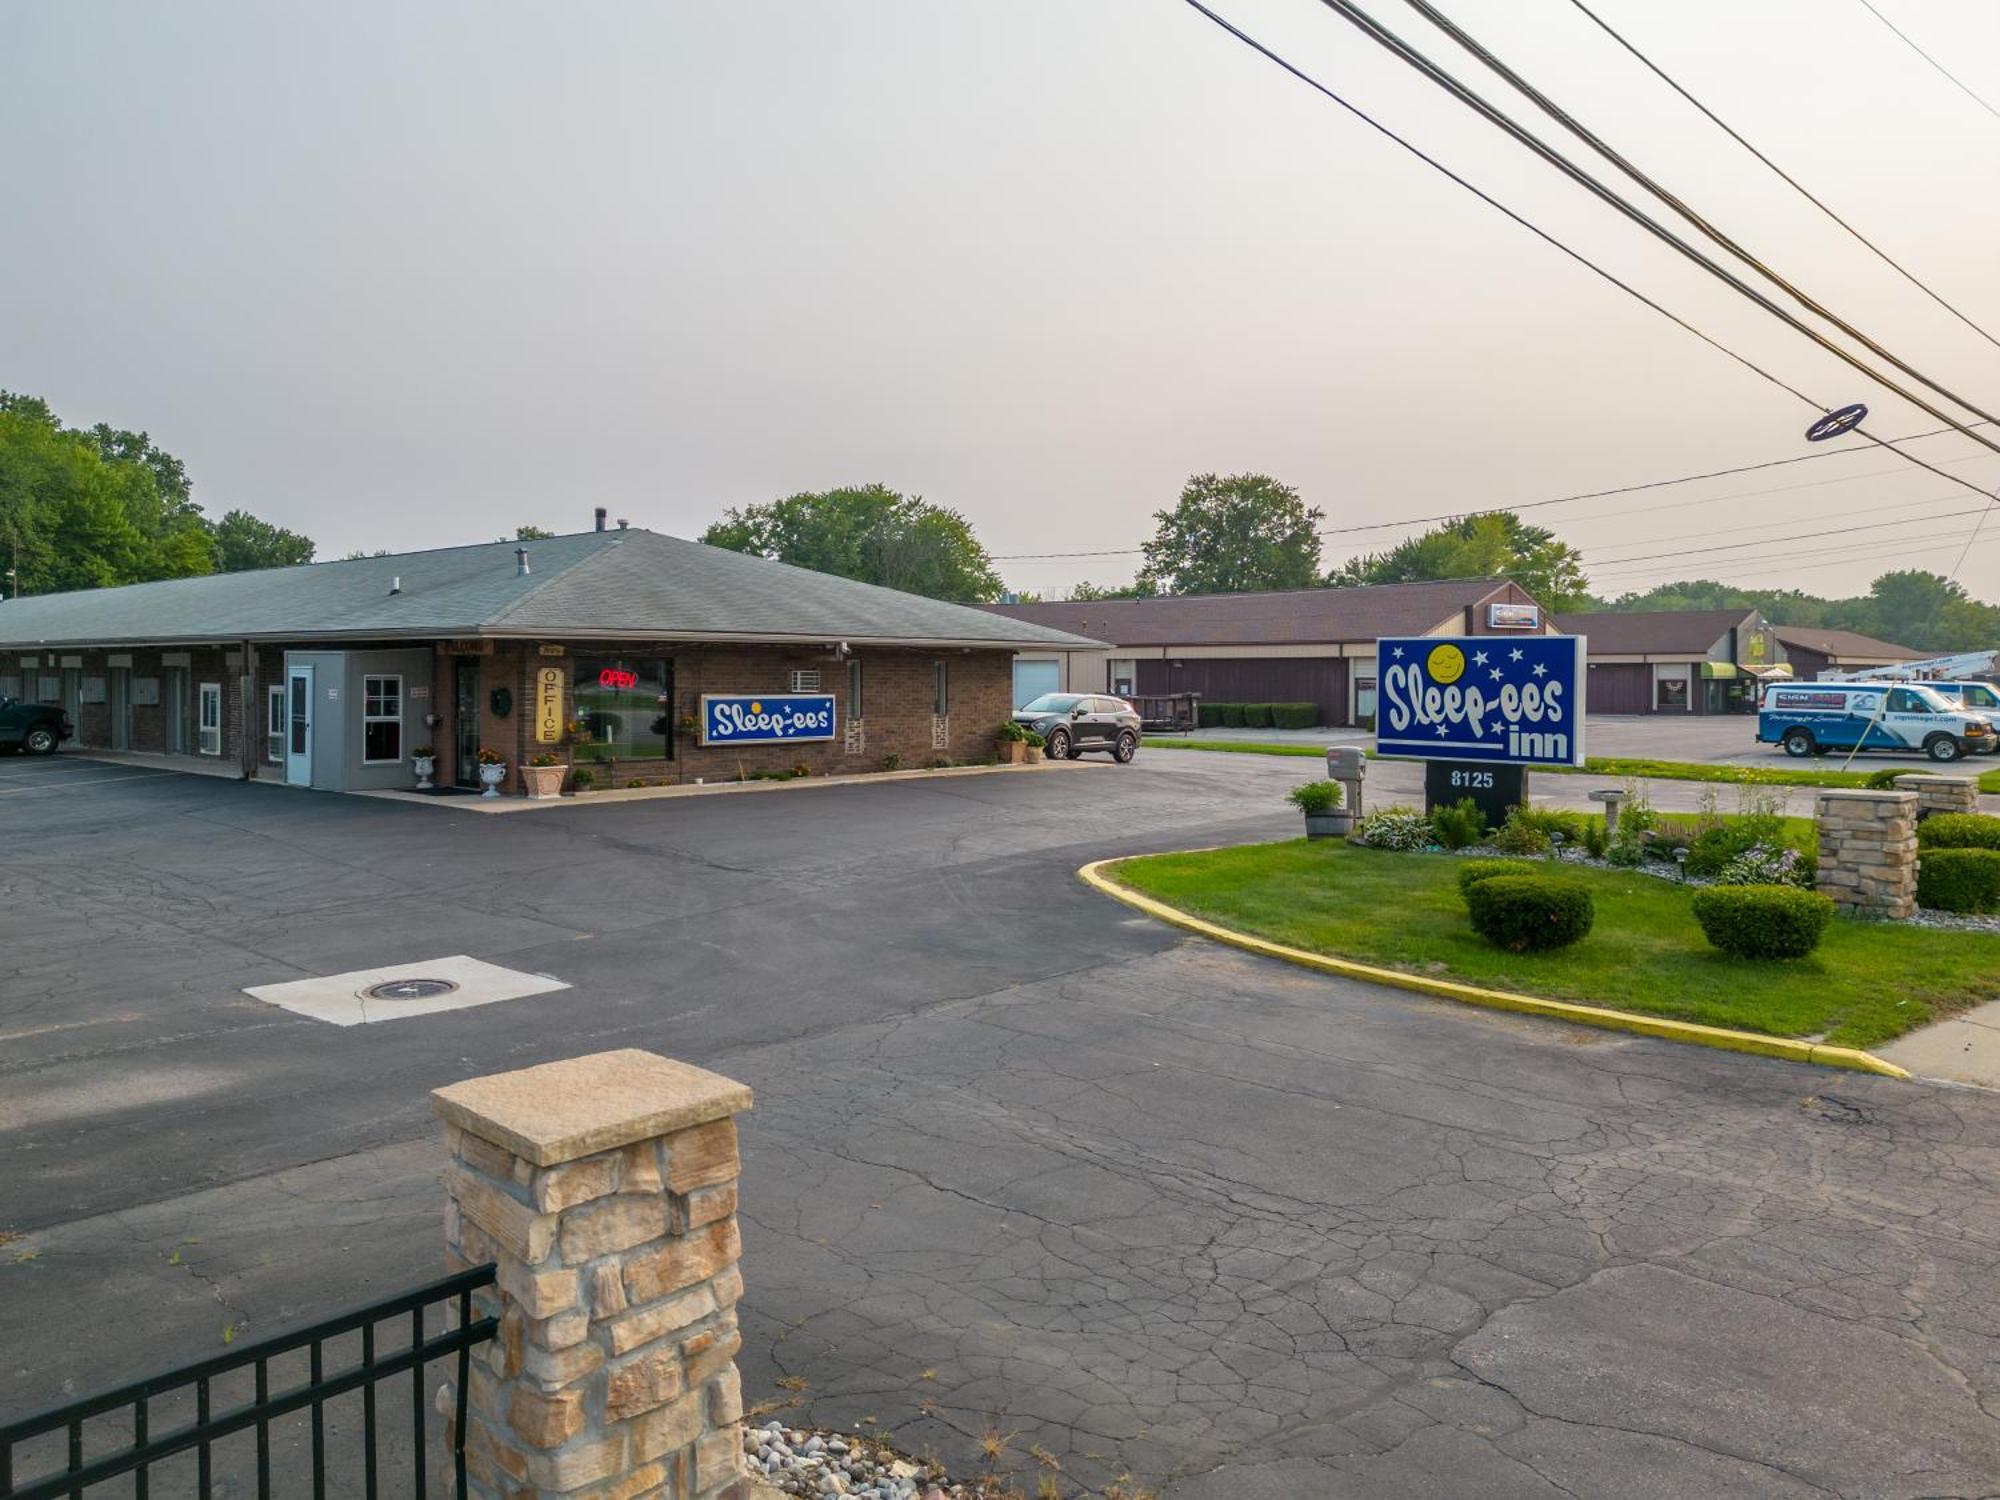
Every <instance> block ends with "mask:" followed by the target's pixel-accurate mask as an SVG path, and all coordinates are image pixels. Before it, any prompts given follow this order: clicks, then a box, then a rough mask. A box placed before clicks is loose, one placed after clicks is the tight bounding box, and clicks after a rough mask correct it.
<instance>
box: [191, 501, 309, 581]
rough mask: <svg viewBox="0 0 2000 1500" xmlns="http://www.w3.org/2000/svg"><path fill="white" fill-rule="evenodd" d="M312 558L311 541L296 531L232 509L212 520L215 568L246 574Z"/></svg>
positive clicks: (286, 565) (285, 566) (307, 560)
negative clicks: (221, 516)
mask: <svg viewBox="0 0 2000 1500" xmlns="http://www.w3.org/2000/svg"><path fill="white" fill-rule="evenodd" d="M312 560H313V541H312V538H311V537H309V536H301V535H299V533H298V532H296V531H287V530H285V529H284V528H283V527H282V526H273V525H272V524H271V523H270V522H269V521H260V520H258V519H257V517H255V516H253V515H251V514H250V513H249V512H248V511H245V510H232V511H230V512H229V513H228V514H227V515H225V516H224V517H223V518H222V519H221V520H220V521H217V522H216V523H215V571H216V572H218V573H247V572H249V571H250V570H251V569H253V568H288V567H291V566H293V565H295V564H297V563H309V562H311V561H312Z"/></svg>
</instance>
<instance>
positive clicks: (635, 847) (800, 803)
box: [0, 752, 2000, 1500]
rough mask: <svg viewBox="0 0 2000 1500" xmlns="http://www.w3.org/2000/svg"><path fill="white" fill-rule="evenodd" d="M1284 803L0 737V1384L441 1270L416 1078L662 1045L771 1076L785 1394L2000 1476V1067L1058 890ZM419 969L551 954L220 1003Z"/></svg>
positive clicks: (1132, 771)
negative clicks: (486, 788)
mask: <svg viewBox="0 0 2000 1500" xmlns="http://www.w3.org/2000/svg"><path fill="white" fill-rule="evenodd" d="M1297 779H1298V767H1297V766H1296V765H1295V764H1293V765H1287V764H1286V763H1284V762H1282V761H1259V760H1258V758H1255V757H1239V756H1210V755H1175V754H1171V753H1165V752H1163V753H1158V754H1152V755H1143V754H1142V756H1141V759H1140V761H1139V763H1138V764H1136V765H1134V766H1132V767H1129V768H1115V767H1112V766H1110V765H1109V764H1108V763H1107V764H1104V765H1102V766H1098V767H1093V768H1091V769H1087V770H1057V771H1055V772H1052V773H1048V774H1039V775H1035V774H1014V775H999V776H991V777H971V778H954V779H948V780H945V779H940V780H919V781H905V782H899V783H895V784H884V785H879V786H848V787H824V788H805V789H793V790H787V791H782V792H772V793H762V794H757V795H750V796H718V797H713V798H696V799H686V800H669V801H656V802H647V803H631V804H625V805H622V806H600V807H565V808H563V809H560V810H556V811H550V812H538V813H535V814H532V815H525V816H517V817H504V818H488V817H480V816H477V815H472V814H468V813H463V812H457V811H452V810H449V809H433V808H426V807H410V806H405V805H401V804H395V803H385V802H379V801H371V800H368V799H362V798H353V797H342V796H338V795H333V794H324V793H305V792H298V791H292V790H288V789H285V788H280V787H273V786H262V785H258V786H240V785H236V784H233V783H230V782H226V781H221V780H214V779H209V778H201V777H190V776H182V775H175V774H171V773H158V772H151V771H146V770H137V769H130V768H125V767H109V766H105V765H101V764H95V763H91V762H85V761H80V760H77V759H74V758H71V757H57V758H56V759H55V760H53V761H44V762H35V761H23V760H17V759H10V760H6V761H0V826H4V828H5V837H6V843H7V847H8V850H9V855H10V857H9V859H8V860H7V861H6V863H5V864H4V866H0V954H4V955H5V958H4V963H5V967H4V971H0V972H4V976H5V977H4V980H0V1230H4V1231H7V1232H9V1233H11V1234H14V1235H18V1236H20V1237H19V1238H18V1239H15V1240H13V1241H12V1242H11V1243H9V1244H7V1245H5V1246H4V1247H0V1415H12V1414H18V1413H20V1412H22V1411H24V1410H28V1409H32V1408H35V1407H38V1406H41V1405H44V1404H46V1403H48V1402H51V1401H53V1400H59V1399H62V1398H63V1397H64V1396H65V1395H66V1394H70V1393H82V1392H85V1391H87V1390H89V1389H91V1388H94V1387H96V1386H98V1385H101V1384H104V1383H108V1382H109V1381H111V1380H114V1379H116V1378H119V1377H121V1376H126V1375H131V1374H135V1373H138V1372H139V1371H140V1370H142V1369H147V1368H151V1367H154V1366H157V1365H160V1364H163V1363H173V1362H176V1361H177V1360H179V1359H181V1358H183V1357H192V1356H194V1355H196V1354H200V1353H205V1352H209V1351H210V1350H213V1349H215V1348H216V1347H218V1346H219V1343H220V1341H221V1340H222V1338H223V1337H224V1336H225V1331H227V1333H228V1336H229V1337H232V1338H234V1337H243V1336H252V1337H254V1336H258V1335H261V1334H264V1333H269V1332H272V1331H275V1330H277V1329H278V1328H280V1327H282V1326H283V1325H284V1324H286V1323H288V1322H292V1321H296V1320H301V1319H305V1318H309V1317H316V1316H319V1315H321V1314H323V1313H325V1312H327V1311H329V1310H331V1309H333V1308H337V1307H340V1306H344V1305H346V1304H349V1303H355V1302H359V1301H364V1300H368V1299H370V1298H372V1297H376V1296H382V1295H386V1294H388V1293H390V1292H393V1291H396V1290H399V1289H401V1288H402V1287H404V1286H406V1285H408V1284H411V1283H413V1282H416V1281H420V1280H423V1279H425V1278H427V1277H428V1276H430V1275H432V1274H433V1273H434V1272H435V1271H436V1269H437V1267H438V1263H439V1254H440V1249H439V1246H440V1232H439V1213H440V1205H441V1202H442V1194H441V1190H440V1188H439V1185H438V1181H437V1177H438V1173H439V1170H440V1167H441V1165H442V1150H441V1147H440V1144H439V1142H438V1139H437V1130H436V1127H435V1124H434V1122H433V1121H432V1119H431V1117H430V1115H429V1113H428V1110H427V1107H426V1096H427V1094H428V1091H429V1090H430V1089H432V1088H434V1087H436V1086H438V1085H440V1084H443V1083H447V1082H450V1081H453V1080H455V1079H459V1078H464V1077H468V1076H473V1075H476V1074H479V1073H485V1072H492V1071H497V1070H501V1069H506V1068H513V1067H519V1066H524V1065H527V1064H529V1063H533V1062H539V1061H545V1060H548V1059H550V1058H554V1057H561V1056H570V1055H575V1054H580V1053H585V1052H591V1051H597V1050H601V1049H604V1048H609V1047H624V1046H642V1047H648V1048H652V1049H654V1050H656V1051H660V1052H663V1053H666V1054H668V1055H671V1056H675V1057H681V1058H686V1059H688V1060H691V1061H694V1062H697V1063H700V1064H702V1065H704V1066H707V1067H711V1068H715V1069H717V1070H719V1071H722V1072H725V1073H729V1074H731V1075H733V1076H736V1077H739V1078H741V1079H743V1080H745V1081H746V1082H748V1083H750V1084H751V1085H752V1086H753V1087H754V1088H755V1090H756V1092H757V1096H758V1103H757V1108H756V1110H755V1112H754V1113H753V1114H751V1115H750V1116H748V1117H746V1119H745V1121H744V1134H743V1141H744V1157H745V1166H744V1177H743V1194H744V1200H743V1202H744V1207H743V1214H744V1234H745V1241H746V1250H745V1262H744V1270H745V1276H746V1281H747V1284H748V1292H747V1295H746V1302H745V1306H744V1312H745V1333H746V1344H745V1350H744V1355H743V1360H742V1363H743V1366H744V1373H745V1383H746V1389H747V1391H748V1393H749V1394H750V1395H751V1397H752V1398H753V1399H756V1398H759V1397H776V1398H779V1399H787V1400H789V1399H797V1400H798V1401H799V1402H800V1405H799V1407H798V1408H796V1410H797V1411H798V1413H799V1414H800V1415H801V1416H803V1417H809V1418H811V1419H813V1420H817V1421H821V1422H826V1423H836V1424H840V1425H850V1424H854V1423H858V1422H861V1421H862V1420H863V1419H864V1418H869V1417H872V1418H875V1419H876V1420H877V1422H878V1424H879V1426H880V1427H881V1428H882V1429H884V1430H887V1431H890V1432H892V1433H894V1434H895V1435H896V1436H897V1437H898V1438H899V1439H900V1440H902V1441H903V1442H904V1443H905V1444H906V1445H908V1446H909V1447H911V1448H915V1449H923V1448H928V1447H934V1448H936V1449H937V1450H938V1451H939V1452H941V1453H943V1454H945V1455H946V1456H948V1457H950V1458H952V1459H954V1461H956V1462H957V1463H958V1464H960V1465H961V1466H962V1467H964V1468H966V1469H968V1470H969V1469H970V1468H971V1467H972V1466H973V1457H972V1455H973V1451H974V1447H975V1442H976V1439H977V1438H978V1436H979V1435H980V1434H981V1433H983V1432H986V1431H988V1430H992V1431H997V1432H1000V1433H1003V1434H1006V1435H1008V1453H1009V1455H1010V1458H1011V1459H1012V1460H1013V1461H1017V1462H1020V1463H1022V1464H1024V1465H1026V1464H1027V1460H1026V1457H1025V1455H1026V1450H1027V1449H1028V1447H1029V1446H1030V1445H1031V1444H1032V1445H1039V1446H1041V1447H1043V1448H1045V1449H1047V1450H1048V1451H1049V1452H1051V1453H1053V1454H1054V1455H1056V1456H1058V1457H1059V1458H1060V1460H1061V1461H1062V1463H1063V1466H1064V1470H1065V1473H1066V1474H1067V1475H1069V1476H1070V1477H1071V1478H1072V1479H1073V1480H1074V1481H1075V1482H1076V1483H1077V1484H1078V1485H1101V1484H1102V1483H1103V1482H1105V1481H1106V1480H1107V1479H1108V1478H1110V1477H1111V1476H1113V1475H1115V1474H1118V1473H1120V1472H1123V1471H1130V1472H1132V1473H1134V1474H1136V1475H1137V1476H1138V1477H1139V1478H1140V1479H1141V1480H1144V1481H1146V1482H1148V1483H1151V1484H1153V1485H1155V1486H1157V1487H1159V1488H1160V1489H1161V1490H1162V1492H1163V1494H1165V1495H1167V1496H1172V1497H1176V1500H1223V1497H1229V1500H1264V1497H1271V1500H1276V1497H1281V1496H1282V1497H1287V1500H1293V1497H1300V1496H1321V1495H1356V1496H1363V1495H1365V1496H1378V1495H1407V1494H1435V1495H1464V1494H1479V1495H1482V1496H1508V1497H1511V1496H1520V1497H1544V1496H1546V1497H1555V1496H1560V1495H1582V1494H1593V1495H1594V1494H1618V1495H1621V1496H1648V1495H1657V1496H1662V1497H1665V1496H1673V1497H1687V1496H1704V1495H1706V1496H1718V1497H1719V1496H1736V1495H1776V1496H1804V1495H1809V1494H1818V1495H1824V1494H1839V1495H1857V1496H1858V1495H1868V1496H1876V1495H1880V1496H1904V1495H1908V1496H1917V1495H1942V1494H1983V1493H1991V1492H1993V1491H1994V1489H1995V1487H1996V1483H2000V1421H1996V1420H1995V1418H1994V1416H1993V1415H1991V1414H1990V1413H1991V1412H1992V1411H1994V1410H1996V1409H2000V1319H1996V1316H1995V1313H1994V1309H1995V1308H1996V1307H2000V1271H1997V1270H1996V1266H2000V1187H1996V1183H2000V1098H1996V1097H1995V1096H1993V1095H1990V1094H1986V1093H1981V1092H1976V1091H1970V1090H1963V1089H1944V1088H1936V1087H1931V1086H1927V1085H1921V1084H1899V1083H1895V1082H1891V1081H1889V1080H1883V1079H1874V1078H1862V1077H1853V1076H1846V1075H1840V1074H1832V1073H1824V1072H1819V1071H1813V1070H1806V1069H1802V1068H1798V1067H1794V1066H1790V1065H1786V1064H1781V1063H1775V1062H1768V1061H1763V1060H1759V1059H1754V1058H1744V1057H1737V1056H1733V1055H1729V1054H1722V1053H1711V1052H1705V1051H1697V1050H1692V1049H1684V1048H1678V1047H1674V1046H1671V1045H1668V1044H1665V1043H1656V1042H1650V1041H1646V1040H1642V1039H1636V1038H1624V1037H1619V1036H1614V1035H1611V1034H1605V1033H1593V1032H1584V1031H1578V1030H1573V1029H1570V1028H1566V1027H1560V1026H1554V1025H1549V1024H1544V1023H1538V1022H1531V1021H1525V1020H1518V1019H1513V1018H1505V1017H1497V1016H1493V1015H1488V1014H1484V1013H1476V1012H1470V1011H1465V1010H1461V1009H1457V1008H1453V1007H1450V1006H1448V1005H1445V1004H1443V1003H1439V1002H1433V1001H1428V1000H1424V999H1420V998H1416V997H1412V996H1407V995H1403V994H1400V993H1391V992H1384V991H1378V990H1373V989H1369V988H1367V987H1365V986H1359V985H1353V984H1348V983H1344V982H1340V981H1336V980H1331V979H1326V978H1321V977H1317V976H1311V975H1307V974H1303V973H1300V972H1298V971H1295V970H1292V969H1289V968H1285V967H1282V966H1279V965H1275V964H1271V963H1267V962H1264V961H1262V960H1258V959H1254V958H1251V957H1249V956H1247V955H1242V954H1238V953H1234V952H1230V951H1225V950H1221V949H1217V948H1214V947H1211V946H1208V945H1206V944H1203V943H1200V942H1198V941H1194V940H1184V939H1183V938H1182V937H1181V936H1179V935H1178V934H1176V933H1174V932H1172V931H1169V930H1167V929H1164V928H1162V927H1158V926H1155V925H1153V924H1151V923H1149V922H1147V921H1146V920H1144V919H1143V918H1139V917H1137V916H1135V915H1134V914H1133V913H1131V912H1130V911H1127V910H1126V909H1124V908H1122V907H1119V906H1116V905H1115V904H1113V903H1110V902H1108V901H1106V900H1104V899H1103V898H1101V897H1099V896H1097V895H1095V894H1094V893H1092V892H1090V891H1089V890H1087V889H1086V888H1084V887H1083V886H1081V885H1080V884H1078V883H1077V882H1076V881H1075V880H1074V878H1073V874H1072V872H1073V871H1074V869H1075V867H1076V866H1077V865H1079V864H1081V863H1083V862H1084V861H1086V860H1089V859H1094V858H1100V857H1103V856H1106V855H1111V854H1118V853H1126V852H1133V851H1139V850H1145V849H1154V848H1168V847H1180V846H1192V845H1197V844H1210V843H1218V842H1226V841H1231V840H1239V839H1249V838H1271V837H1284V836H1289V835H1290V834H1291V833H1292V832H1293V831H1294V827H1295V820H1294V817H1293V816H1292V815H1291V814H1290V812H1289V810H1288V809H1286V808H1285V807H1284V806H1283V805H1282V803H1281V801H1280V800H1279V798H1280V794H1281V793H1282V790H1283V788H1284V787H1285V786H1287V785H1289V784H1291V783H1292V782H1293V781H1295V780H1297ZM450 954H468V955H472V956H474V957H477V958H481V959H486V960H489V961H491V962H494V963H499V964H504V965H506V966H508V967H511V968H516V969H524V970H529V971H534V972H541V973H547V974H551V975H554V976H556V977H558V978H560V979H562V980H565V981H567V982H568V983H569V984H570V985H571V986H572V988H570V989H568V990H565V991H561V992H558V993H556V994H553V995H545V996H539V997H535V998H531V999H525V1000H518V1001H511V1002H507V1003H503V1004H497V1005H491V1006H486V1007H483V1008H481V1009H477V1010H470V1011H461V1012H453V1013H448V1014H444V1015H437V1016H428V1017H421V1018H413V1019H409V1020H403V1021H397V1022H393V1023H389V1024H384V1025H370V1026H354V1027H346V1028H341V1027H334V1026H329V1025H325V1024H322V1023H319V1022H315V1021H311V1020H307V1019H304V1018H302V1017H298V1016H294V1015H291V1014H288V1013H285V1012H282V1011H277V1010H274V1009H272V1008H271V1007H269V1006H266V1005H263V1004H260V1003H259V1002H257V1001H254V1000H252V999H250V998H249V997H248V996H246V995H244V994H243V993H242V990H243V988H244V987H245V986H249V985H259V984H267V983H273V982H280V981H283V980H288V979H299V978H307V977H312V976H315V975H322V974H328V973H335V972H341V971H345V970H349V969H360V968H366V967H371V966H374V965H378V964H385V963H392V962H403V961H412V962H414V961H416V960H420V959H423V958H431V957H440V956H444V955H450ZM781 1378H783V1379H787V1380H796V1381H802V1382H804V1389H802V1390H799V1391H797V1392H796V1393H795V1396H794V1395H788V1394H787V1393H786V1392H785V1391H784V1390H782V1389H781V1388H780V1387H779V1384H778V1382H779V1380H780V1379H781Z"/></svg>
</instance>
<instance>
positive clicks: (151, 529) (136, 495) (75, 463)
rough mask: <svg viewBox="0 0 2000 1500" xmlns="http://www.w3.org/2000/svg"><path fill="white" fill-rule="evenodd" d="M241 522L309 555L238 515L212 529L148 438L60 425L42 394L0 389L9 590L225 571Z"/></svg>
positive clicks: (180, 473)
mask: <svg viewBox="0 0 2000 1500" xmlns="http://www.w3.org/2000/svg"><path fill="white" fill-rule="evenodd" d="M232 522H235V523H236V524H235V525H233V526H232V524H231V523H232ZM245 523H247V525H248V527H250V528H255V527H263V528H264V530H265V531H266V532H268V533H270V534H271V535H273V536H275V537H279V538H288V539H289V541H290V544H291V545H292V548H293V550H294V551H296V549H297V547H298V546H300V545H302V546H303V547H304V549H305V556H306V557H310V556H311V549H312V543H311V542H309V541H307V540H306V539H305V538H304V537H299V536H296V535H295V534H294V533H290V532H282V531H279V530H278V529H277V528H275V527H268V526H265V524H264V523H263V522H261V521H258V520H257V519H256V518H255V517H253V516H250V515H248V514H246V513H245V512H241V511H235V512H232V513H231V514H230V515H229V516H225V517H224V518H223V521H222V522H221V523H219V524H218V525H216V526H213V527H212V526H210V525H209V523H208V522H207V521H206V520H205V519H204V518H203V516H202V514H201V507H200V506H198V505H196V504H195V503H194V499H193V494H192V486H191V485H190V483H189V481H188V476H187V470H186V468H185V467H184V466H183V465H182V463H181V461H180V460H179V459H178V458H175V457H174V456H173V455H172V454H170V453H166V452H164V451H162V450H161V449H160V448H159V447H158V446H157V445H155V444H154V443H153V441H152V440H151V439H150V438H149V437H147V435H146V434H145V433H143V432H127V431H124V430H123V429H120V428H114V427H111V426H108V425H106V424H104V423H99V424H98V425H97V426H95V427H91V428H88V429H75V428H69V427H65V426H64V425H63V424H62V422H61V421H60V420H59V419H58V418H57V416H56V414H55V413H54V412H53V411H51V410H50V409H49V404H48V403H47V402H46V401H43V400H42V399H41V398H40V397H37V396H24V395H18V394H15V393H12V392H7V391H0V564H4V566H6V567H9V568H14V569H16V570H17V576H16V579H15V588H14V590H13V592H18V593H28V594H41V593H50V592H54V591H57V590H62V589H85V588H103V587H107V586H111V585H115V584H121V583H144V582H147V581H149V580H151V579H156V578H185V577H189V576H191V575H194V574H200V573H210V572H213V571H215V569H216V568H217V567H219V566H224V567H226V566H229V565H230V564H228V563H227V562H225V561H224V560H223V559H224V556H225V554H226V553H227V551H228V549H229V548H230V547H231V546H232V545H233V540H232V539H233V538H235V537H238V536H240V535H242V534H243V533H244V531H245ZM285 560H287V561H298V560H301V559H299V558H297V557H287V558H286V559H285ZM245 565H246V566H248V565H252V564H245ZM254 565H256V566H264V565H265V564H254Z"/></svg>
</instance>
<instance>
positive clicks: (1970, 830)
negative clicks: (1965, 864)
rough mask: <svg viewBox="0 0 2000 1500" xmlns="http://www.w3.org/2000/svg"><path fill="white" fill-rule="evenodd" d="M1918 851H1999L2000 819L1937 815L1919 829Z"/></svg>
mask: <svg viewBox="0 0 2000 1500" xmlns="http://www.w3.org/2000/svg"><path fill="white" fill-rule="evenodd" d="M1917 847H1918V848H1919V849H2000V818H1996V817H1994V816H1993V815H1992V814H1991V813H1937V814H1934V815H1933V816H1931V817H1928V818H1925V819H1924V820H1923V822H1921V823H1919V824H1918V825H1917Z"/></svg>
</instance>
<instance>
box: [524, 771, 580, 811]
mask: <svg viewBox="0 0 2000 1500" xmlns="http://www.w3.org/2000/svg"><path fill="white" fill-rule="evenodd" d="M568 774H569V767H568V766H523V767H521V779H522V780H523V781H524V782H526V783H527V785H528V795H529V796H530V797H532V798H534V799H535V800H536V801H537V802H546V801H548V799H549V798H551V797H560V796H561V795H562V787H563V777H565V776H567V775H568Z"/></svg>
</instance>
